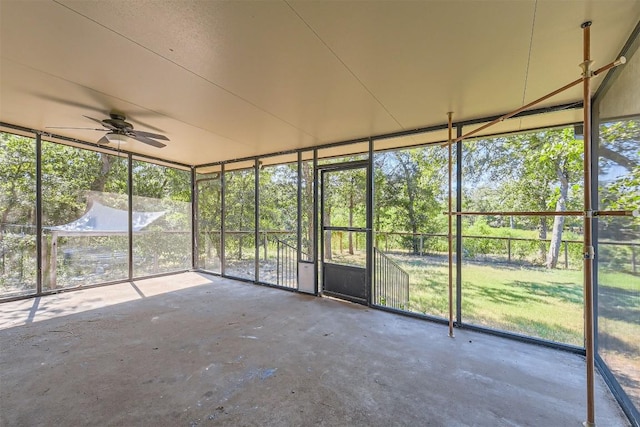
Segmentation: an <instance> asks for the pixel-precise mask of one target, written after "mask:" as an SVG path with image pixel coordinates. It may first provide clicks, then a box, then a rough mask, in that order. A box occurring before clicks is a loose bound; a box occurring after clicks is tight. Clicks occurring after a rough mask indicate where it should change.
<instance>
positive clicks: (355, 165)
mask: <svg viewBox="0 0 640 427" xmlns="http://www.w3.org/2000/svg"><path fill="white" fill-rule="evenodd" d="M354 169H364V170H365V202H364V203H365V218H366V224H365V227H364V228H360V227H331V226H329V227H328V228H325V224H324V204H325V186H324V175H325V173H327V172H336V171H344V170H354ZM317 170H318V172H319V173H318V175H317V177H318V180H319V183H316V184H317V185H318V184H319V188H320V200H319V201H320V206H319V210H318V211H316V214H317V215H318V232H319V236H320V250H319V251H318V254H317V262H318V270H319V273H321V274H320V277H321V280H320V281H319V282H320V283H318V293H319V294H320V295H322V294H324V293H325V290H324V280H325V275H324V264H325V261H324V251H325V231H327V230H329V231H331V230H334V231H335V230H337V231H353V232H358V233H362V232H364V234H365V236H366V242H365V254H366V255H365V257H366V264H365V268H364V270H365V298H364V299H360V298H355V297H352V298H349V296H348V295H342V294H339V295H338V294H334V293H331V292H328V293H327V295H330V296H335V297H337V298H341V299H345V300H348V301H352V302H357V303H359V304H365V305H371V271H372V268H373V257H372V256H371V250H370V247H371V245H372V244H373V243H372V240H371V239H372V238H373V236H372V231H371V230H372V227H371V221H372V220H371V212H370V210H371V208H372V206H370V203H369V200H370V198H371V188H370V187H371V186H370V185H369V183H370V181H371V165H370V161H369V160H355V161H350V162H342V163H332V164H327V165H318V167H317Z"/></svg>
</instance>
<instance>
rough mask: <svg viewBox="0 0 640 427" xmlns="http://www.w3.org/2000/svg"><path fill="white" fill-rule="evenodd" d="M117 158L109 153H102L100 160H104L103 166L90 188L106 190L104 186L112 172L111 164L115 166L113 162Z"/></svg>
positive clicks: (100, 190)
mask: <svg viewBox="0 0 640 427" xmlns="http://www.w3.org/2000/svg"><path fill="white" fill-rule="evenodd" d="M115 159H117V157H115V156H110V155H108V154H104V153H100V161H101V162H102V167H101V168H100V174H99V175H98V176H97V177H96V178H95V179H94V180H93V182H92V183H91V185H90V186H89V188H90V189H91V190H93V191H99V192H103V191H104V186H105V185H106V183H107V178H108V177H109V172H111V166H113V162H114V161H115Z"/></svg>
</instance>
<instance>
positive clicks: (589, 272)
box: [580, 21, 596, 427]
mask: <svg viewBox="0 0 640 427" xmlns="http://www.w3.org/2000/svg"><path fill="white" fill-rule="evenodd" d="M582 31H583V57H584V58H583V59H584V61H583V62H582V64H580V66H581V67H582V78H583V81H582V89H583V102H584V104H583V112H584V156H583V158H584V166H583V169H584V233H583V236H584V247H583V253H584V266H583V271H584V335H585V337H584V347H585V355H586V357H585V359H586V364H587V372H586V375H587V420H586V421H585V422H584V425H585V427H595V425H596V416H595V400H594V377H595V372H594V371H595V358H594V357H595V355H594V353H595V348H594V327H593V258H594V249H593V241H592V239H593V235H592V233H593V229H592V228H591V227H592V219H593V206H592V200H591V178H592V177H591V77H592V76H593V73H592V71H591V64H592V62H593V61H591V21H587V22H585V23H583V24H582Z"/></svg>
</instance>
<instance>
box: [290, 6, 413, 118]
mask: <svg viewBox="0 0 640 427" xmlns="http://www.w3.org/2000/svg"><path fill="white" fill-rule="evenodd" d="M284 3H285V4H286V5H287V6H289V8H290V9H291V10H292V11H293V13H295V14H296V16H297V17H298V18H299V19H300V21H302V23H303V24H304V25H306V26H307V28H309V30H310V31H311V32H312V33H313V35H314V36H315V37H316V38H317V39H318V40H319V41H320V42H321V43H322V44H323V45H324V46H325V47H326V48H327V49H328V50H329V52H331V54H332V55H333V56H334V57H335V58H336V59H337V60H338V61H339V62H340V63H341V64H342V65H343V66H344V68H345V69H346V70H347V71H348V72H349V74H351V75H352V76H353V78H354V79H356V80H357V81H358V83H359V84H360V85H361V86H362V87H363V88H364V90H366V91H367V93H368V94H369V95H371V97H372V98H373V99H374V100H375V101H376V102H377V103H378V105H380V106H381V107H382V109H384V111H386V113H387V114H388V115H389V117H391V118H392V119H393V121H394V122H396V124H397V125H398V126H400V129H402V130H406V129H405V127H404V126H402V124H401V123H400V121H399V120H398V119H397V118H396V117H395V116H394V115H393V114H392V113H391V111H389V109H388V108H387V106H386V105H384V104H383V103H382V101H380V99H378V97H377V96H375V95H374V94H373V92H372V91H371V90H370V89H369V88H368V87H367V85H365V84H364V82H363V81H362V80H360V78H358V76H357V75H356V73H355V72H353V70H351V68H349V66H348V65H347V64H346V63H345V62H344V61H343V60H342V58H340V56H339V55H338V54H337V53H336V52H335V51H334V50H333V49H332V48H331V46H329V44H328V43H327V42H326V41H324V39H323V38H322V37H320V34H318V32H317V31H316V30H315V29H314V28H313V27H312V26H311V24H309V23H308V22H307V21H306V20H305V19H304V18H303V17H302V15H300V14H299V13H298V11H297V10H296V9H295V8H294V7H293V6H292V5H291V4H289V2H288V1H287V0H284Z"/></svg>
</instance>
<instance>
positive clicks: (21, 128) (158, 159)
mask: <svg viewBox="0 0 640 427" xmlns="http://www.w3.org/2000/svg"><path fill="white" fill-rule="evenodd" d="M0 127H4V128H7V129H13V130H17V131H21V132H26V133H32V134H33V135H34V137H35V135H36V134H40V135H42V136H45V137H49V138H55V139H59V140H60V141H67V142H71V143H74V144H79V145H83V146H86V147H87V148H89V149H91V148H94V149H98V150H100V151H108V152H110V153H113V154H116V155H117V154H120V155H122V154H131V155H132V156H135V157H138V158H140V159H147V160H151V163H153V162H154V161H155V162H162V163H167V164H170V165H174V166H179V167H181V168H185V169H189V168H191V166H192V165H188V164H186V163H180V162H175V161H173V160H166V159H163V158H161V157H155V156H149V155H147V154H138V153H134V152H132V151H127V150H117V149H115V148H112V147H109V146H105V145H99V144H94V143H91V142H87V141H83V140H80V139H75V138H69V137H68V136H62V135H57V134H54V133H51V132H43V131H39V130H37V129H31V128H27V127H24V126H18V125H12V124H10V123H6V122H0ZM52 142H53V143H54V144H55V143H57V142H56V141H52ZM60 144H62V142H61V143H60ZM63 145H64V144H63ZM92 151H93V150H92Z"/></svg>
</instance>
